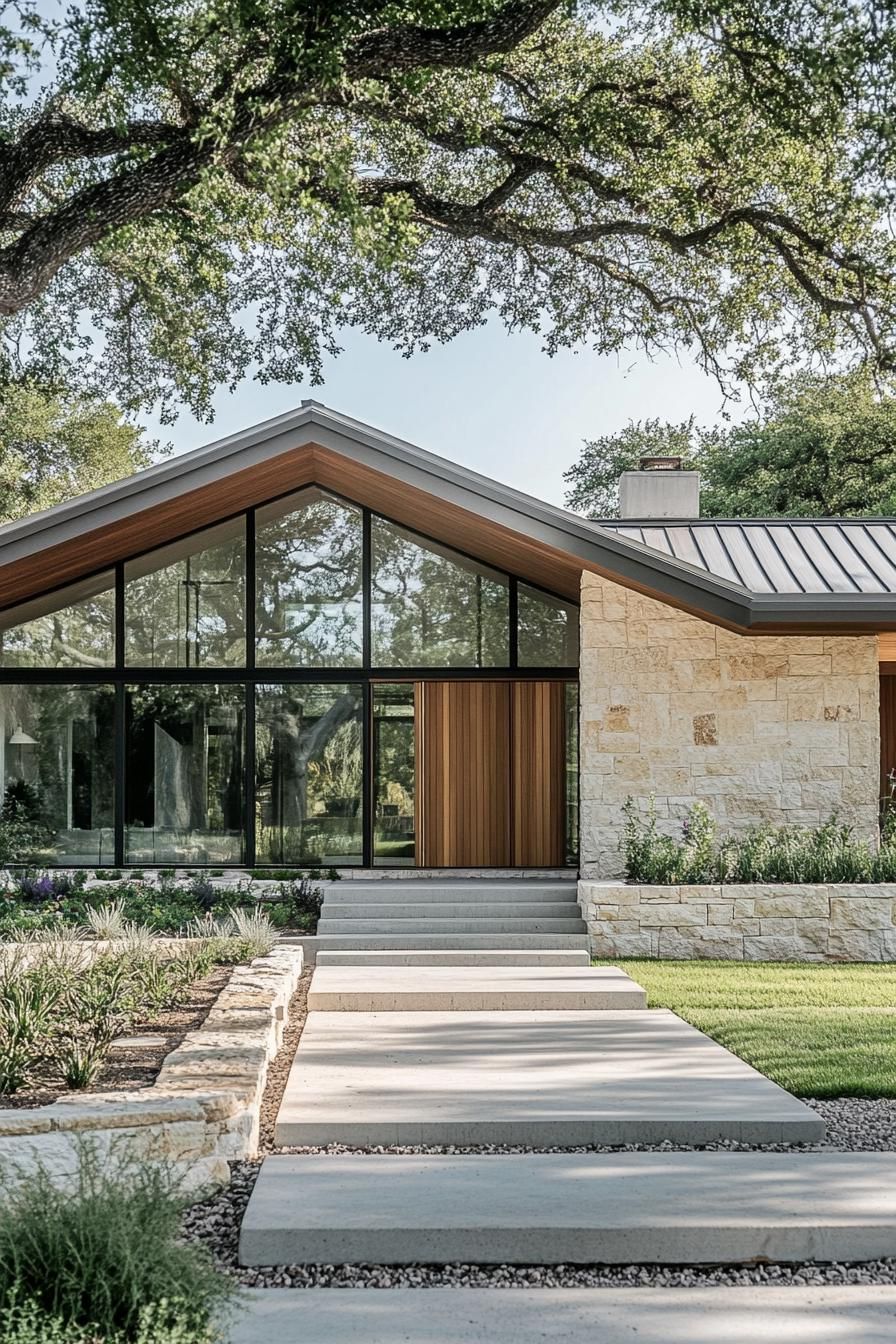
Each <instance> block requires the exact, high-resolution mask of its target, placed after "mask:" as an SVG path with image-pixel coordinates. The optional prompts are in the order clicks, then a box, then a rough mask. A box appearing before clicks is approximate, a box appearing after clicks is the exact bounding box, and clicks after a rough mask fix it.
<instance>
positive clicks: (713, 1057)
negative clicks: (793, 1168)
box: [275, 1009, 825, 1148]
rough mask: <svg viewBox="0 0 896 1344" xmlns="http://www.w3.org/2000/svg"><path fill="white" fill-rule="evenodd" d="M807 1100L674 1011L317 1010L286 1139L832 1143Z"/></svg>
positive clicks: (302, 1046) (285, 1110)
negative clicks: (362, 1011)
mask: <svg viewBox="0 0 896 1344" xmlns="http://www.w3.org/2000/svg"><path fill="white" fill-rule="evenodd" d="M824 1135H825V1127H824V1122H823V1121H822V1120H821V1119H820V1118H819V1117H818V1116H817V1115H816V1114H815V1113H814V1111H811V1110H810V1109H809V1107H808V1106H806V1105H804V1104H803V1102H801V1101H797V1100H796V1098H795V1097H792V1096H790V1094H789V1093H787V1092H785V1091H784V1089H783V1088H781V1087H778V1086H777V1084H775V1083H773V1082H771V1081H770V1080H769V1079H768V1078H764V1077H763V1076H762V1074H761V1073H758V1072H757V1071H756V1070H755V1069H753V1068H751V1067H750V1065H749V1064H745V1063H744V1062H743V1060H741V1059H738V1058H737V1057H736V1056H735V1055H732V1054H731V1053H730V1051H728V1050H725V1049H724V1047H723V1046H721V1045H717V1044H716V1042H715V1041H711V1040H710V1039H709V1037H708V1036H704V1035H703V1034H702V1032H699V1031H697V1030H696V1029H695V1028H694V1027H692V1026H690V1025H689V1024H688V1023H687V1022H684V1021H682V1019H681V1018H680V1017H677V1016H676V1015H675V1014H674V1013H671V1012H668V1011H667V1010H665V1009H653V1010H646V1011H629V1012H612V1011H611V1012H594V1011H587V1012H570V1011H565V1010H560V1011H557V1010H554V1011H551V1012H520V1011H516V1010H512V1011H509V1012H444V1013H437V1012H423V1013H420V1012H416V1013H414V1012H390V1013H322V1012H314V1013H309V1015H308V1020H307V1022H306V1024H305V1029H304V1031H303V1033H302V1038H301V1040H300V1042H299V1048H298V1050H297V1052H296V1056H295V1060H294V1061H293V1065H292V1069H291V1071H290V1075H289V1079H288V1081H287V1086H286V1091H285V1094H284V1097H283V1101H282V1103H281V1106H280V1112H279V1114H278V1116H277V1122H276V1136H275V1142H276V1144H277V1146H278V1147H295V1146H306V1145H318V1144H333V1143H344V1144H351V1145H357V1146H360V1147H368V1146H370V1147H375V1146H378V1145H381V1144H420V1143H426V1144H429V1143H434V1144H462V1145H467V1144H492V1143H495V1144H525V1145H530V1146H534V1147H539V1148H543V1147H561V1148H570V1147H575V1146H578V1145H580V1144H612V1145H616V1144H625V1143H650V1144H655V1143H662V1142H663V1141H665V1140H667V1139H668V1140H671V1141H672V1142H676V1143H686V1144H696V1145H699V1144H707V1143H715V1142H717V1141H719V1140H721V1139H734V1140H737V1141H739V1142H742V1143H788V1142H790V1143H820V1142H821V1141H822V1140H823V1139H824Z"/></svg>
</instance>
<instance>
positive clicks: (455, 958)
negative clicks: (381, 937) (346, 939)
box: [317, 947, 591, 966]
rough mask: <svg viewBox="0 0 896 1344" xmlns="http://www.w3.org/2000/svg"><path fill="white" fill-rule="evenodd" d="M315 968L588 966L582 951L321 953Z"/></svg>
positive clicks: (498, 949) (588, 960)
mask: <svg viewBox="0 0 896 1344" xmlns="http://www.w3.org/2000/svg"><path fill="white" fill-rule="evenodd" d="M317 964H318V966H590V964H591V958H590V956H589V955H588V951H587V949H586V948H584V947H582V948H579V949H578V950H576V951H572V952H564V951H562V950H559V951H555V952H545V951H537V950H535V951H532V952H520V951H518V950H517V949H514V950H513V951H502V950H501V949H500V948H496V949H495V950H494V951H492V952H460V951H458V952H425V951H418V952H411V951H402V950H401V949H399V948H395V949H393V950H392V951H391V952H321V953H320V954H319V956H318V958H317Z"/></svg>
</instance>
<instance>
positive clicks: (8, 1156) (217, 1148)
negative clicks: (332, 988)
mask: <svg viewBox="0 0 896 1344" xmlns="http://www.w3.org/2000/svg"><path fill="white" fill-rule="evenodd" d="M301 974H302V949H301V947H298V946H292V945H289V944H281V945H280V946H278V947H276V948H275V949H274V951H273V952H271V953H269V954H268V955H267V956H265V957H256V958H255V960H254V961H252V962H250V963H249V964H248V965H247V966H237V967H236V968H235V969H234V971H233V973H232V975H231V977H230V979H229V981H228V983H227V984H226V985H225V986H224V988H223V989H222V990H221V993H220V994H219V995H218V997H217V999H216V1000H215V1002H214V1004H213V1005H212V1007H211V1009H210V1011H209V1013H208V1016H207V1017H206V1019H205V1022H204V1023H203V1025H202V1026H201V1027H199V1028H198V1029H197V1030H196V1031H190V1032H188V1033H187V1035H186V1036H185V1037H184V1039H183V1041H182V1042H181V1044H180V1045H179V1046H177V1047H176V1049H174V1050H172V1051H171V1053H170V1054H169V1055H167V1056H166V1058H165V1061H164V1063H163V1065H162V1068H161V1071H160V1072H159V1074H158V1077H157V1078H156V1081H155V1082H154V1083H153V1084H152V1086H151V1087H146V1088H140V1089H135V1090H134V1091H130V1092H129V1091H121V1092H85V1093H84V1094H83V1095H78V1094H71V1095H69V1096H66V1097H63V1098H62V1099H61V1100H59V1101H56V1102H54V1103H53V1104H52V1105H50V1106H41V1107H37V1108H35V1109H34V1110H28V1109H21V1110H0V1173H2V1174H3V1177H4V1179H6V1180H7V1181H15V1180H17V1179H19V1178H21V1177H23V1176H27V1173H28V1170H29V1167H30V1166H31V1165H32V1164H33V1163H35V1162H40V1163H42V1165H43V1166H44V1167H45V1168H46V1170H47V1171H49V1172H50V1173H51V1174H52V1175H53V1177H54V1180H56V1181H57V1182H58V1183H59V1184H60V1185H61V1186H62V1187H63V1188H69V1187H71V1186H73V1185H74V1179H75V1177H74V1173H75V1170H76V1167H77V1162H78V1151H79V1145H80V1144H82V1143H84V1142H89V1143H90V1144H91V1145H92V1146H93V1148H94V1149H95V1151H97V1152H98V1153H99V1155H100V1156H101V1157H103V1159H111V1160H115V1159H116V1158H117V1157H119V1156H120V1157H121V1158H122V1159H127V1158H137V1159H142V1160H146V1161H158V1162H160V1163H164V1164H165V1166H166V1167H168V1168H169V1169H170V1170H171V1171H172V1172H173V1173H174V1174H175V1175H176V1176H177V1177H178V1178H179V1180H180V1181H181V1183H182V1188H183V1189H184V1190H185V1191H191V1192H195V1193H205V1192H208V1191H210V1190H213V1189H215V1188H216V1187H219V1186H222V1185H227V1184H228V1182H229V1180H230V1167H229V1163H230V1162H231V1161H236V1160H245V1159H246V1158H251V1157H255V1155H256V1154H257V1151H258V1137H259V1119H260V1113H261V1101H262V1094H263V1093H264V1087H265V1082H266V1080H267V1072H268V1065H269V1063H270V1061H271V1060H272V1059H273V1058H274V1055H275V1054H276V1053H277V1050H278V1049H279V1047H280V1042H281V1041H282V1039H283V1031H284V1027H285V1025H286V1016H287V1009H288V1006H289V1001H290V999H291V998H292V995H293V993H294V991H295V988H296V986H297V985H298V982H299V977H300V976H301Z"/></svg>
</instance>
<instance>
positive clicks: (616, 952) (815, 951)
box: [579, 881, 896, 961]
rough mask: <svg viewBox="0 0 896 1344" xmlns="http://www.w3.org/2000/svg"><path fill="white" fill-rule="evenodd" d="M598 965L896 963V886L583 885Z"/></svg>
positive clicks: (584, 907) (583, 905)
mask: <svg viewBox="0 0 896 1344" xmlns="http://www.w3.org/2000/svg"><path fill="white" fill-rule="evenodd" d="M579 905H580V906H581V908H582V914H583V917H584V919H585V921H586V923H587V925H588V932H589V934H590V935H591V950H592V955H593V956H595V957H663V958H682V959H685V960H686V959H688V958H693V957H719V958H724V959H726V960H730V961H894V960H896V885H890V884H880V885H871V884H868V885H859V886H848V885H845V884H844V885H842V886H841V885H836V884H833V883H832V884H827V885H817V886H790V885H784V884H782V885H779V886H774V885H768V886H759V885H757V886H752V885H749V886H748V885H745V886H706V887H697V886H680V887H678V886H674V887H662V886H637V885H635V884H629V883H621V882H620V883H615V882H587V881H585V882H580V883H579Z"/></svg>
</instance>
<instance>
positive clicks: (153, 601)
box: [124, 518, 246, 667]
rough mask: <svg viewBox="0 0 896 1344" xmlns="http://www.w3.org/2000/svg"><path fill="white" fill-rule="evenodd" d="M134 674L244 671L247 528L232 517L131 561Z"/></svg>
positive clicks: (128, 615)
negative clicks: (177, 669) (195, 669)
mask: <svg viewBox="0 0 896 1344" xmlns="http://www.w3.org/2000/svg"><path fill="white" fill-rule="evenodd" d="M124 577H125V590H124V602H125V660H126V662H127V663H128V664H129V665H130V666H131V667H244V666H245V663H246V622H245V587H246V524H245V520H244V519H243V518H235V519H232V520H231V521H230V522H227V523H221V524H220V525H219V526H217V527H209V528H206V530H205V531H204V532H196V533H194V534H193V536H191V537H186V538H185V539H184V540H182V541H176V542H174V543H173V544H172V545H170V546H163V547H162V548H161V549H160V550H157V551H151V552H150V553H149V554H148V555H142V556H140V557H139V559H137V560H129V561H128V563H127V564H126V565H125V569H124Z"/></svg>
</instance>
